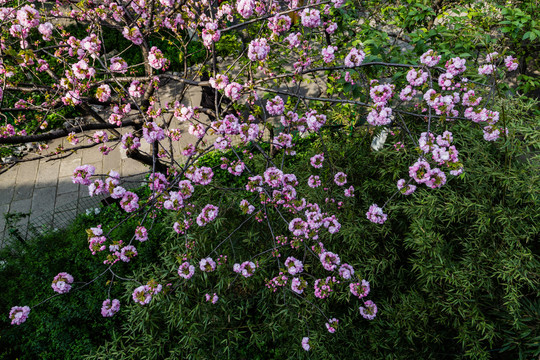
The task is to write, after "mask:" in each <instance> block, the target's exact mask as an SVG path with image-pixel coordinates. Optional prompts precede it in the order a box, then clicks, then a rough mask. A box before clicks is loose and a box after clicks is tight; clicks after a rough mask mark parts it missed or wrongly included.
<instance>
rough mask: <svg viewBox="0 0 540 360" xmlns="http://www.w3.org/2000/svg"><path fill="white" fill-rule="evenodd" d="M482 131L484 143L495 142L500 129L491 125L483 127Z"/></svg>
mask: <svg viewBox="0 0 540 360" xmlns="http://www.w3.org/2000/svg"><path fill="white" fill-rule="evenodd" d="M482 131H483V132H484V140H486V141H495V140H497V139H498V138H499V136H500V135H501V129H499V128H497V127H495V126H491V125H488V126H485V127H484V128H483V129H482ZM506 133H507V134H508V130H506Z"/></svg>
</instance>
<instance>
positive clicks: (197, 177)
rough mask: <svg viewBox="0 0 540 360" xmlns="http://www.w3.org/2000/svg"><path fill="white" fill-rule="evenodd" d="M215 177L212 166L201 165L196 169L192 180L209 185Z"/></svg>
mask: <svg viewBox="0 0 540 360" xmlns="http://www.w3.org/2000/svg"><path fill="white" fill-rule="evenodd" d="M213 177H214V172H213V171H212V169H211V168H209V167H207V166H201V167H200V168H197V169H196V170H195V171H194V173H193V177H192V179H191V181H193V182H194V183H196V184H200V185H208V184H210V182H212V178H213Z"/></svg>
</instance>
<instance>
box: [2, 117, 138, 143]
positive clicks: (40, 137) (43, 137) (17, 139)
mask: <svg viewBox="0 0 540 360" xmlns="http://www.w3.org/2000/svg"><path fill="white" fill-rule="evenodd" d="M138 123H139V122H138V121H126V122H123V123H122V126H124V127H125V126H134V125H137V124H138ZM119 127H120V126H117V125H116V124H108V123H107V124H87V125H82V126H72V127H68V128H65V129H58V130H52V131H49V132H46V133H43V134H36V135H28V136H11V137H6V138H0V144H23V143H28V142H40V141H48V140H54V139H59V138H61V137H64V136H67V135H69V133H71V132H74V133H81V132H83V131H87V130H107V129H116V128H119Z"/></svg>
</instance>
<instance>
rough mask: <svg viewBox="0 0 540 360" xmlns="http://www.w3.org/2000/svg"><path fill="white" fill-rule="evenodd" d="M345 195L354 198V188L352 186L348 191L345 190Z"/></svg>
mask: <svg viewBox="0 0 540 360" xmlns="http://www.w3.org/2000/svg"><path fill="white" fill-rule="evenodd" d="M344 195H345V196H346V197H354V186H352V185H351V186H349V188H348V189H345V191H344Z"/></svg>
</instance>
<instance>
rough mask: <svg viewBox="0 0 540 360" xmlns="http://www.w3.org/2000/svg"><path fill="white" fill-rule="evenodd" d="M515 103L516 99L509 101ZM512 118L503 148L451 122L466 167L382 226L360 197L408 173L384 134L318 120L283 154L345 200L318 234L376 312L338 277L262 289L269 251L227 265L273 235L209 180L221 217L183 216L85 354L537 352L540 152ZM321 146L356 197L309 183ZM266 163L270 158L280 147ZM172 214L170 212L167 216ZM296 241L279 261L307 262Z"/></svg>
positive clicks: (380, 193) (320, 197)
mask: <svg viewBox="0 0 540 360" xmlns="http://www.w3.org/2000/svg"><path fill="white" fill-rule="evenodd" d="M512 104H513V106H514V109H517V105H518V104H519V103H518V102H516V101H513V103H512ZM512 104H506V106H508V105H512ZM516 111H517V110H514V112H516ZM509 115H516V114H513V113H510V114H509ZM519 115H520V116H521V117H522V118H523V116H524V114H523V113H521V114H519ZM537 115H538V114H536V116H537ZM532 120H534V118H533V119H532ZM512 123H513V128H514V129H515V132H514V133H513V134H512V135H510V136H509V138H508V140H507V141H506V143H505V144H503V145H502V146H501V145H498V144H485V142H483V141H481V140H480V139H479V133H480V130H479V129H476V128H475V127H474V126H471V125H470V124H467V125H464V126H462V127H460V128H459V132H457V131H456V136H455V141H456V143H458V144H460V145H462V146H461V148H464V146H463V145H464V144H465V143H467V149H468V150H467V151H466V152H465V151H464V152H463V154H462V156H463V159H464V162H465V167H466V168H467V169H470V170H469V171H467V172H466V173H465V174H464V175H463V176H462V177H461V179H460V180H458V179H456V180H454V181H450V182H449V183H448V184H447V186H445V187H443V188H441V189H438V190H436V191H433V190H427V189H425V190H420V189H419V190H417V192H416V193H415V194H413V195H411V196H410V197H409V198H408V199H407V200H400V201H399V202H396V204H395V205H391V206H390V214H391V217H392V219H391V220H389V221H387V222H386V223H385V224H384V225H382V226H377V225H375V224H372V223H370V222H369V221H367V220H366V219H365V215H364V212H365V209H366V207H367V206H369V204H371V203H373V202H380V203H382V202H384V200H385V199H387V198H388V197H389V196H391V193H392V188H391V186H390V185H391V184H395V181H396V180H397V179H399V177H400V176H399V174H400V173H403V171H405V170H404V169H401V168H400V167H399V165H398V163H399V162H400V161H401V162H402V161H403V157H405V158H414V157H415V155H414V154H411V153H405V152H403V151H401V152H397V153H396V150H395V148H394V147H393V146H392V144H391V143H390V144H387V145H386V147H385V149H384V150H382V151H380V152H372V150H371V148H370V144H371V138H372V136H370V134H369V133H367V132H366V129H363V128H360V129H356V130H355V132H354V133H353V134H351V135H345V134H343V133H342V132H332V131H326V132H324V135H323V136H322V137H321V139H322V140H323V141H320V140H313V139H311V140H310V141H308V142H306V143H304V145H303V146H302V151H300V152H299V154H298V155H297V156H296V158H293V159H294V162H291V163H289V162H288V161H287V160H286V161H285V169H288V168H289V167H291V168H294V169H295V171H297V172H296V173H297V174H298V175H299V181H300V183H301V185H300V188H305V189H303V190H304V191H306V192H308V193H309V195H310V199H308V200H313V201H318V202H319V203H324V199H325V198H327V197H328V198H333V199H335V201H336V203H337V202H339V201H343V202H344V205H343V207H342V208H341V209H339V208H338V206H337V205H336V203H334V202H332V201H330V202H327V207H328V209H326V210H329V209H332V210H333V211H336V213H338V214H339V216H340V220H342V221H343V224H344V225H343V227H342V229H341V231H340V232H339V234H338V235H335V236H333V237H332V238H331V240H328V241H327V242H326V245H327V248H328V249H329V250H336V251H338V250H339V252H340V256H341V257H342V259H358V260H357V262H354V263H351V265H353V266H354V268H355V269H356V274H357V275H358V276H359V277H360V279H361V278H365V279H367V280H368V281H369V282H370V283H371V284H372V286H373V290H372V293H371V298H372V299H373V300H374V301H376V302H377V304H378V307H379V309H380V313H379V314H378V317H377V319H376V320H374V321H372V322H367V321H365V320H363V319H362V318H361V316H360V315H359V313H358V310H357V308H358V305H359V304H357V303H358V300H355V299H354V298H351V296H350V294H349V293H348V289H347V286H345V285H343V286H342V287H338V290H336V292H335V293H333V294H332V296H331V297H330V298H329V299H327V300H326V301H325V302H323V303H322V304H321V303H320V302H319V303H317V304H318V305H314V304H312V302H311V301H313V300H314V298H313V299H312V297H313V295H310V296H307V297H306V300H307V301H305V300H300V299H299V298H298V297H297V296H296V295H295V294H294V293H293V292H291V291H290V290H287V289H280V291H277V292H275V293H273V292H272V291H271V290H269V289H264V290H261V284H262V283H263V282H264V281H265V278H267V277H269V276H270V273H267V272H266V270H265V265H266V264H268V263H271V262H275V261H276V260H275V259H273V257H272V255H271V254H270V253H266V254H262V255H260V256H258V257H257V258H256V259H257V260H258V261H259V265H260V268H259V269H258V270H257V272H256V273H255V275H254V276H253V277H250V278H248V279H244V278H243V277H241V276H237V275H236V274H234V273H233V272H231V271H230V269H229V268H230V267H231V266H232V264H233V263H235V262H238V261H241V260H244V259H246V257H245V256H247V255H248V254H256V253H259V252H261V251H264V250H266V249H268V247H269V243H271V242H272V241H273V239H272V234H270V233H269V231H268V227H267V226H266V224H265V223H264V220H263V223H262V224H261V223H259V222H258V221H257V220H256V219H255V218H254V217H250V216H249V215H245V214H242V211H241V210H240V209H239V207H238V203H239V201H240V199H241V197H238V196H233V195H230V194H229V193H224V192H222V191H219V187H220V186H226V185H227V182H226V183H222V184H216V185H215V186H216V187H217V189H214V190H207V191H209V194H200V196H201V199H204V198H208V197H210V198H214V199H215V202H216V203H218V202H219V204H220V205H219V206H220V211H223V213H222V214H223V215H221V216H220V217H219V218H218V219H217V220H216V221H215V222H214V223H212V224H210V225H207V226H206V227H204V228H193V231H191V232H190V233H189V235H187V236H185V235H184V236H181V235H177V234H176V233H174V232H172V231H171V235H169V236H168V237H167V239H166V240H164V241H161V243H160V250H159V256H158V258H157V259H156V262H155V263H152V264H150V265H148V266H147V267H146V268H144V269H141V270H140V271H138V272H137V274H136V276H135V277H136V278H138V279H155V280H157V281H158V282H160V283H163V284H165V283H168V284H169V286H168V287H167V290H166V291H164V293H163V294H162V295H160V296H158V298H157V299H154V300H153V301H152V302H151V303H150V304H149V306H145V307H141V306H140V305H137V304H134V303H133V301H131V299H129V294H130V293H131V291H132V290H133V285H131V284H129V283H126V284H125V286H126V291H125V292H124V294H125V295H123V298H122V300H123V303H128V304H129V305H127V306H126V308H127V309H124V311H125V315H126V322H125V323H124V324H123V331H122V335H121V336H118V337H116V338H115V339H113V340H111V341H109V342H108V343H107V344H106V345H104V346H103V347H102V348H100V350H99V351H98V352H97V353H96V354H93V355H92V356H89V357H88V358H89V359H105V358H110V357H113V358H115V359H135V358H148V359H165V358H168V359H176V358H186V359H208V358H232V359H278V358H289V359H296V358H304V357H306V358H308V357H309V358H312V359H338V358H339V359H358V358H365V359H381V358H403V359H410V358H425V359H446V358H447V359H459V358H478V359H482V358H485V359H487V358H494V359H497V358H502V359H516V358H520V359H528V358H532V357H533V356H537V355H538V353H539V351H540V347H539V345H538V336H539V335H540V334H539V333H538V330H537V329H538V328H539V326H538V325H539V323H538V308H539V303H538V294H539V290H540V288H539V286H538V284H539V281H538V280H539V279H538V273H537V269H538V268H539V266H540V262H539V253H538V245H537V243H536V241H537V239H536V236H537V234H538V225H537V224H538V223H539V220H540V219H539V218H540V214H539V213H538V206H539V203H538V189H539V174H538V171H537V170H538V158H537V157H534V156H533V155H534V151H537V150H538V147H537V146H538V139H537V135H535V133H534V127H533V126H534V122H532V123H531V119H529V120H526V119H525V120H520V121H518V120H513V121H512ZM399 140H403V139H401V135H400V134H397V133H396V135H395V136H393V137H391V138H390V139H389V140H388V142H396V141H399ZM308 144H309V145H308ZM531 146H532V147H531ZM321 151H324V152H325V154H326V155H327V156H328V158H329V163H328V164H329V166H328V167H326V166H325V167H324V168H323V169H321V171H320V176H321V178H322V177H323V176H331V174H332V173H333V172H335V171H337V170H343V171H345V172H346V173H347V174H348V181H349V182H348V184H347V185H349V183H350V184H352V185H354V186H355V188H356V191H355V194H356V195H355V198H345V197H344V196H343V190H342V189H341V188H337V187H336V186H334V187H332V188H330V189H328V191H323V190H322V189H309V188H307V186H306V185H305V184H306V181H307V176H308V175H309V174H310V173H309V170H307V169H306V170H302V169H303V168H306V167H307V164H308V162H309V157H310V156H312V155H313V154H316V153H320V152H321ZM288 159H290V158H288ZM273 161H275V162H280V161H281V159H280V155H278V156H277V157H276V158H275V159H274V160H273ZM264 162H265V160H264V159H263V158H262V157H257V156H256V157H254V159H253V160H252V163H250V164H249V165H248V166H254V167H256V166H257V164H258V166H264ZM398 196H401V195H398ZM269 211H272V210H270V209H269ZM177 220H178V219H176V218H174V217H169V218H167V219H166V220H165V223H166V224H169V225H171V224H172V223H173V222H174V221H177ZM241 225H243V226H241ZM273 230H274V235H278V234H286V227H285V226H284V227H283V228H274V229H273ZM191 242H192V243H191ZM220 242H224V245H223V246H222V247H221V248H220V250H219V254H222V255H226V256H227V257H228V258H227V263H228V264H227V265H225V266H222V267H220V266H218V271H217V272H215V273H209V274H206V273H203V274H200V273H199V274H197V275H196V276H194V277H193V278H192V279H190V280H189V281H185V280H182V279H180V278H179V277H177V276H175V275H174V274H175V269H177V268H178V266H179V265H180V263H181V262H182V261H183V259H184V257H185V258H188V259H190V258H192V259H199V258H202V257H205V256H208V254H212V256H214V258H215V257H216V256H217V253H213V252H212V249H214V248H215V246H216V245H217V243H220ZM186 244H187V245H188V247H186ZM240 244H242V246H239V245H240ZM301 249H302V250H294V249H290V248H288V247H283V248H281V249H280V251H279V252H280V254H281V258H282V260H283V259H284V258H286V257H287V256H290V255H293V256H296V257H297V258H302V257H303V259H304V260H305V261H306V265H305V266H306V267H310V266H317V265H316V264H315V262H312V261H311V260H309V256H306V253H305V251H306V250H304V249H303V248H301ZM302 254H303V255H302ZM253 261H255V259H253ZM344 261H345V260H344ZM171 274H172V275H171ZM308 282H310V283H312V282H313V279H308ZM205 293H209V294H212V293H217V294H219V300H218V302H217V304H215V305H213V304H211V303H209V302H206V301H205ZM325 316H328V317H336V318H338V319H340V324H339V325H340V326H339V330H338V331H337V332H336V333H335V334H328V332H327V330H326V329H325V328H324V326H323V323H324V322H325V321H326V319H325ZM300 320H302V321H300ZM307 334H309V337H310V338H311V339H312V341H313V343H314V345H313V348H312V351H310V352H309V353H305V352H304V351H303V350H302V349H301V347H300V345H299V343H300V341H301V339H302V337H303V336H307ZM412 354H414V355H412Z"/></svg>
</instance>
